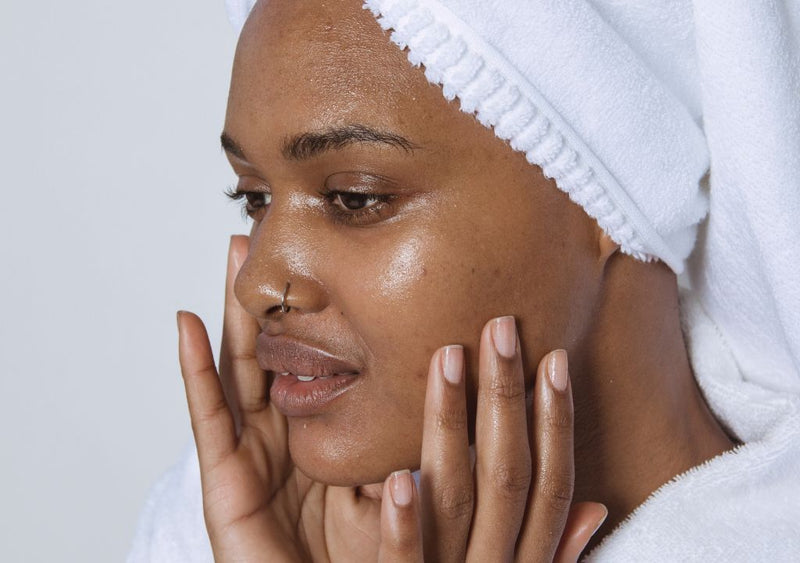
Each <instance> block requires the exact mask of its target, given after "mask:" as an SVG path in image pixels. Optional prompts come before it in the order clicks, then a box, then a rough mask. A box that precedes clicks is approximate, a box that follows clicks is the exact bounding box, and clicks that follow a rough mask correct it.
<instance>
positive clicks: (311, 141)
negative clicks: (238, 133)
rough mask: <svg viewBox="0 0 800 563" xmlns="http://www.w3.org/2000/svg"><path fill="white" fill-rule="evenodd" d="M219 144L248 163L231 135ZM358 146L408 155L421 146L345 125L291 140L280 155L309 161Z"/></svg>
mask: <svg viewBox="0 0 800 563" xmlns="http://www.w3.org/2000/svg"><path fill="white" fill-rule="evenodd" d="M220 142H221V144H222V148H223V150H225V151H226V152H228V153H230V154H232V155H233V156H235V157H237V158H240V159H242V160H247V157H246V156H245V152H244V149H243V148H242V147H241V145H239V144H238V143H237V142H236V141H234V140H233V138H231V136H230V135H228V134H227V133H225V132H223V133H222V135H220ZM356 143H366V144H378V145H385V146H388V147H392V148H396V149H400V150H402V151H403V152H406V153H412V152H413V151H414V150H416V149H418V148H420V147H419V145H417V144H415V143H413V142H411V141H410V140H409V139H407V138H405V137H403V136H402V135H398V134H397V133H391V132H388V131H380V130H378V129H374V128H372V127H367V126H366V125H344V126H341V127H332V128H330V129H325V130H323V131H309V132H305V133H300V134H299V135H295V136H294V137H289V138H287V139H286V140H284V142H283V146H282V147H281V154H283V156H284V158H286V159H288V160H308V159H311V158H314V157H315V156H319V155H320V154H322V153H324V152H327V151H332V150H339V149H342V148H344V147H346V146H348V145H352V144H356Z"/></svg>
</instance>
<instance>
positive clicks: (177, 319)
mask: <svg viewBox="0 0 800 563" xmlns="http://www.w3.org/2000/svg"><path fill="white" fill-rule="evenodd" d="M181 315H183V311H178V312H176V313H175V321H176V322H177V323H178V330H180V329H181Z"/></svg>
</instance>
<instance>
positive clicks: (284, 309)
mask: <svg viewBox="0 0 800 563" xmlns="http://www.w3.org/2000/svg"><path fill="white" fill-rule="evenodd" d="M291 285H292V284H291V283H290V282H288V281H287V282H286V289H284V290H283V297H281V313H284V314H286V313H288V312H289V311H291V310H292V308H291V307H289V306H288V305H287V304H286V296H287V295H288V294H289V288H290V287H291Z"/></svg>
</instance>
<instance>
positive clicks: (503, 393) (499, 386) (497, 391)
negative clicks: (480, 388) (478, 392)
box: [488, 374, 525, 403]
mask: <svg viewBox="0 0 800 563" xmlns="http://www.w3.org/2000/svg"><path fill="white" fill-rule="evenodd" d="M488 391H489V395H490V396H491V397H492V398H493V399H495V400H498V401H500V402H504V403H505V402H516V401H520V400H524V398H525V383H524V381H523V380H522V378H521V377H514V376H513V375H512V374H503V375H501V376H500V377H496V378H494V379H492V381H491V383H490V384H489V390H488Z"/></svg>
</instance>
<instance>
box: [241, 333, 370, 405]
mask: <svg viewBox="0 0 800 563" xmlns="http://www.w3.org/2000/svg"><path fill="white" fill-rule="evenodd" d="M256 358H257V360H258V365H259V366H260V367H261V369H263V370H265V371H268V372H271V373H272V374H274V376H275V377H274V379H273V382H272V387H271V388H270V401H271V402H272V404H274V405H275V406H276V407H277V408H278V410H279V411H280V412H281V413H283V414H284V415H286V416H290V417H291V416H313V415H316V414H321V413H323V412H325V411H326V410H327V408H328V407H329V405H330V403H332V402H333V401H334V400H335V399H337V398H339V397H340V396H342V395H343V394H345V393H346V392H347V391H349V390H350V389H351V388H352V386H353V384H354V383H356V382H357V380H358V376H359V375H360V370H359V366H357V365H356V364H354V363H352V362H349V361H347V360H345V359H343V358H341V357H338V356H336V355H334V354H332V353H330V352H328V351H326V350H323V349H321V348H317V347H315V346H311V345H309V344H306V343H303V342H300V341H298V340H295V339H293V338H288V337H285V336H269V335H267V334H264V333H262V334H260V335H259V336H258V338H257V339H256Z"/></svg>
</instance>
